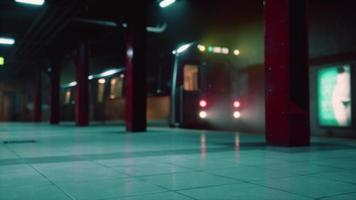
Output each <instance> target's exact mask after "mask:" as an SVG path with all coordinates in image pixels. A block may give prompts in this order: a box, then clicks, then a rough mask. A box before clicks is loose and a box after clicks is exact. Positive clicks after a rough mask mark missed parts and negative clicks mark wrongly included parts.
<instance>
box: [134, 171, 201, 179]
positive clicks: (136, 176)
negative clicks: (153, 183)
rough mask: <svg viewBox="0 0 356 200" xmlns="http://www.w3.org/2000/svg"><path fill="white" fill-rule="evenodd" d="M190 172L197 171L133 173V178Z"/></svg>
mask: <svg viewBox="0 0 356 200" xmlns="http://www.w3.org/2000/svg"><path fill="white" fill-rule="evenodd" d="M188 172H196V171H178V172H167V173H158V174H146V175H132V174H131V177H133V178H147V177H155V176H164V175H170V174H184V173H188Z"/></svg>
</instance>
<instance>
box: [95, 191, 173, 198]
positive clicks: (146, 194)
mask: <svg viewBox="0 0 356 200" xmlns="http://www.w3.org/2000/svg"><path fill="white" fill-rule="evenodd" d="M168 192H170V191H163V192H152V193H145V194H133V195H127V196H125V197H144V196H148V195H155V194H164V193H168ZM118 197H122V196H118ZM113 198H115V199H116V198H117V197H109V198H107V197H105V198H99V199H95V200H113Z"/></svg>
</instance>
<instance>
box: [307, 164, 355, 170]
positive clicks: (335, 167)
mask: <svg viewBox="0 0 356 200" xmlns="http://www.w3.org/2000/svg"><path fill="white" fill-rule="evenodd" d="M313 165H317V166H322V167H330V168H334V169H338V170H344V171H347V170H350V169H346V168H341V167H337V166H333V165H328V164H320V163H313Z"/></svg>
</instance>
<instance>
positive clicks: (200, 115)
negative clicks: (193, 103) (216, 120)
mask: <svg viewBox="0 0 356 200" xmlns="http://www.w3.org/2000/svg"><path fill="white" fill-rule="evenodd" d="M207 116H208V113H207V112H205V111H200V112H199V117H200V118H201V119H205V118H206V117H207Z"/></svg>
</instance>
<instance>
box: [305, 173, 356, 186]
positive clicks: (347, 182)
mask: <svg viewBox="0 0 356 200" xmlns="http://www.w3.org/2000/svg"><path fill="white" fill-rule="evenodd" d="M335 173H337V172H335ZM322 174H324V173H318V174H312V175H309V174H308V175H301V176H303V177H311V178H314V179H319V180H328V181H334V182H338V183H344V184H350V185H356V181H355V182H351V181H343V180H337V179H329V178H320V177H316V176H315V175H322ZM325 174H326V173H325Z"/></svg>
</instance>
